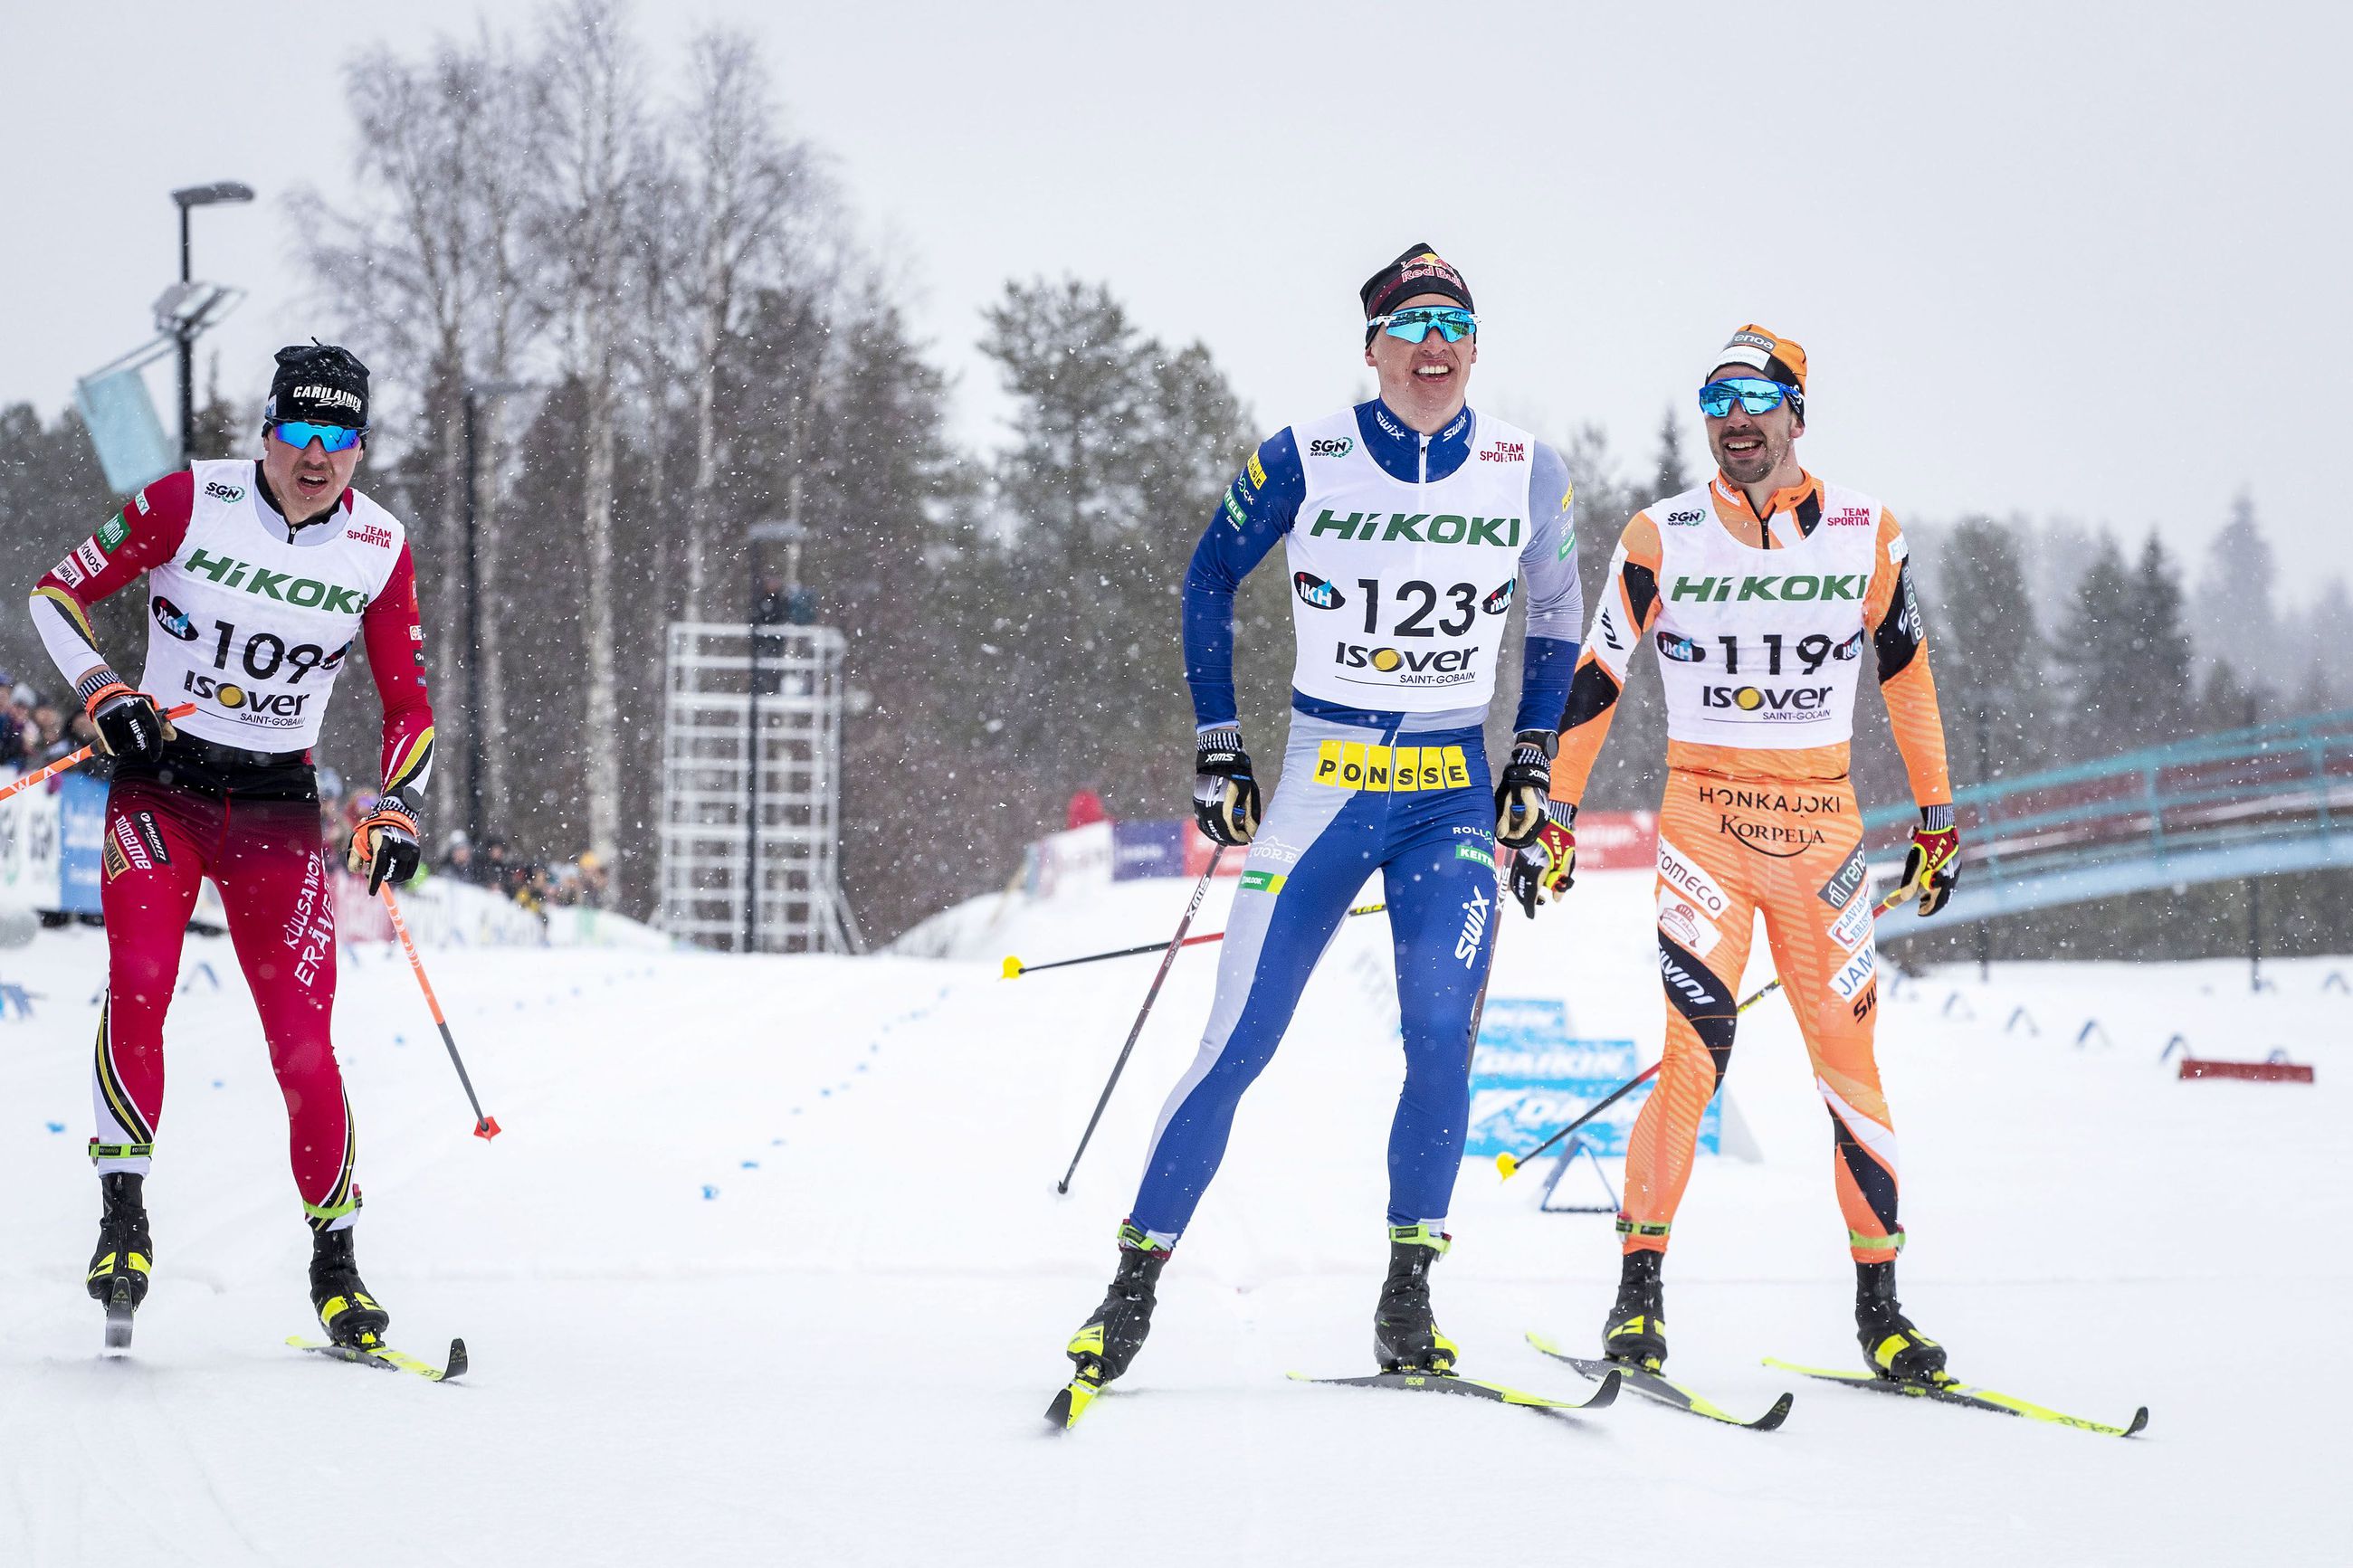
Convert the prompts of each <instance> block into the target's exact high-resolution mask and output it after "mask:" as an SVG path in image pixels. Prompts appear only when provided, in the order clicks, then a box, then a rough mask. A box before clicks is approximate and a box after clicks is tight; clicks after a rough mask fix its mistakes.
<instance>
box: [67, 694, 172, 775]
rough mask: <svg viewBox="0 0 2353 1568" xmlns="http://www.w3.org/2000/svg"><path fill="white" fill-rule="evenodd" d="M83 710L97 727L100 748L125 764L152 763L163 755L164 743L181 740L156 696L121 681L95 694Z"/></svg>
mask: <svg viewBox="0 0 2353 1568" xmlns="http://www.w3.org/2000/svg"><path fill="white" fill-rule="evenodd" d="M83 710H84V711H86V712H87V713H89V715H90V722H91V723H93V724H95V725H97V726H98V749H99V750H100V751H101V752H105V753H106V754H107V755H108V756H110V757H113V758H116V759H118V760H120V761H122V762H126V763H152V762H153V761H154V760H155V759H156V758H158V757H160V756H162V755H163V754H164V742H166V741H172V740H177V739H178V738H179V731H176V730H174V729H173V728H172V721H170V720H169V719H166V718H164V710H162V709H161V708H159V707H157V706H156V704H155V700H154V699H153V697H150V696H148V695H147V694H146V693H145V692H143V691H133V690H132V689H131V688H129V687H128V686H125V685H123V684H122V682H121V681H120V680H112V681H109V682H107V683H106V684H104V685H101V686H100V687H99V688H98V689H96V690H94V691H92V692H91V693H90V699H89V700H88V701H87V702H86V703H84V705H83Z"/></svg>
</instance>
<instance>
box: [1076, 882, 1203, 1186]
mask: <svg viewBox="0 0 2353 1568" xmlns="http://www.w3.org/2000/svg"><path fill="white" fill-rule="evenodd" d="M1224 858H1226V847H1225V846H1224V845H1222V844H1220V845H1219V846H1218V848H1217V851H1216V853H1214V854H1212V855H1211V856H1210V857H1209V866H1208V869H1207V870H1205V871H1203V872H1202V873H1201V879H1200V880H1199V881H1198V882H1196V883H1194V884H1193V897H1192V899H1191V900H1190V901H1188V902H1187V904H1186V905H1185V918H1184V919H1183V920H1181V921H1177V922H1176V935H1175V936H1172V937H1170V938H1169V939H1168V951H1167V952H1166V953H1164V954H1162V955H1161V959H1160V973H1157V974H1155V975H1154V976H1153V977H1152V989H1151V990H1149V991H1147V992H1145V994H1144V1005H1143V1006H1142V1007H1140V1008H1138V1009H1137V1010H1136V1014H1135V1026H1134V1028H1132V1029H1130V1030H1128V1032H1127V1044H1125V1045H1124V1046H1122V1047H1120V1048H1119V1060H1117V1061H1115V1062H1113V1063H1112V1067H1111V1077H1110V1078H1109V1079H1105V1080H1104V1082H1103V1094H1102V1096H1101V1097H1100V1098H1099V1099H1097V1100H1096V1101H1095V1113H1094V1114H1093V1115H1092V1116H1090V1117H1088V1118H1087V1130H1086V1131H1084V1132H1083V1133H1082V1134H1080V1136H1079V1147H1078V1149H1077V1151H1076V1152H1073V1153H1072V1154H1071V1168H1070V1169H1069V1170H1067V1171H1064V1172H1063V1173H1062V1179H1061V1180H1060V1181H1059V1182H1057V1183H1055V1184H1054V1191H1055V1193H1056V1194H1060V1195H1061V1196H1065V1197H1067V1196H1068V1195H1070V1191H1071V1177H1072V1176H1073V1175H1076V1174H1077V1173H1078V1169H1079V1162H1080V1160H1082V1159H1083V1158H1084V1157H1085V1155H1086V1152H1087V1145H1088V1144H1089V1143H1090V1142H1092V1141H1093V1139H1094V1135H1095V1123H1097V1122H1099V1121H1102V1120H1103V1107H1104V1106H1106V1105H1109V1104H1110V1103H1111V1091H1112V1090H1113V1089H1116V1088H1118V1087H1119V1075H1120V1074H1121V1073H1122V1072H1123V1071H1124V1070H1125V1069H1126V1067H1127V1056H1128V1053H1129V1052H1130V1051H1133V1050H1134V1049H1135V1042H1136V1038H1137V1037H1138V1036H1140V1035H1142V1034H1143V1033H1144V1020H1145V1019H1146V1018H1148V1017H1150V1016H1152V1005H1153V1003H1155V1002H1156V1001H1158V1000H1159V999H1160V983H1161V982H1162V981H1164V980H1166V979H1167V978H1168V969H1169V966H1170V965H1171V964H1173V963H1176V952H1177V950H1178V949H1179V948H1181V947H1183V946H1184V945H1185V933H1186V931H1188V930H1190V929H1191V928H1192V924H1193V917H1194V916H1195V915H1196V914H1198V913H1199V912H1200V909H1201V899H1202V896H1203V895H1204V894H1206V893H1208V890H1209V879H1210V878H1212V877H1214V876H1216V875H1217V874H1218V862H1219V861H1220V860H1222V859H1224Z"/></svg>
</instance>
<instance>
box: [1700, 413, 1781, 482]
mask: <svg viewBox="0 0 2353 1568" xmlns="http://www.w3.org/2000/svg"><path fill="white" fill-rule="evenodd" d="M1736 436H1754V437H1757V446H1756V447H1754V448H1753V449H1751V450H1750V451H1747V452H1745V453H1743V452H1727V451H1725V447H1724V443H1725V440H1726V439H1727V438H1729V437H1736ZM1788 455H1789V444H1788V442H1787V441H1776V440H1774V439H1773V437H1771V436H1770V435H1768V434H1767V433H1766V432H1765V431H1763V430H1759V429H1756V428H1754V427H1752V428H1750V429H1746V430H1730V431H1725V432H1722V433H1720V434H1718V435H1717V436H1716V437H1715V466H1716V468H1719V469H1721V470H1722V471H1723V474H1724V477H1725V479H1729V480H1731V481H1732V482H1733V483H1734V484H1736V485H1753V484H1757V483H1759V482H1761V481H1762V480H1763V479H1765V477H1766V476H1767V475H1768V474H1770V473H1771V472H1772V471H1773V470H1774V469H1776V468H1779V467H1780V466H1781V459H1782V458H1786V457H1788Z"/></svg>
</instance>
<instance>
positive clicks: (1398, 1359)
mask: <svg viewBox="0 0 2353 1568" xmlns="http://www.w3.org/2000/svg"><path fill="white" fill-rule="evenodd" d="M1450 1245H1451V1241H1450V1239H1449V1238H1448V1237H1446V1236H1445V1234H1444V1233H1442V1232H1440V1231H1435V1230H1432V1229H1430V1226H1426V1225H1393V1226H1389V1277H1388V1279H1385V1280H1383V1281H1382V1282H1381V1299H1380V1301H1379V1303H1378V1304H1377V1306H1375V1307H1374V1308H1373V1357H1374V1359H1375V1360H1377V1361H1378V1362H1379V1363H1380V1365H1381V1370H1382V1371H1383V1372H1420V1373H1437V1374H1438V1375H1440V1376H1441V1377H1448V1376H1451V1375H1453V1372H1454V1342H1453V1341H1452V1340H1450V1339H1448V1338H1447V1337H1446V1336H1445V1335H1444V1334H1442V1333H1440V1332H1439V1331H1438V1321H1437V1320H1436V1319H1435V1318H1434V1317H1432V1316H1431V1314H1430V1266H1431V1265H1432V1264H1435V1263H1436V1262H1437V1261H1438V1260H1439V1259H1440V1258H1443V1257H1445V1256H1446V1249H1447V1247H1449V1246H1450Z"/></svg>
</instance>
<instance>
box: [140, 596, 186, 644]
mask: <svg viewBox="0 0 2353 1568" xmlns="http://www.w3.org/2000/svg"><path fill="white" fill-rule="evenodd" d="M150 608H152V609H153V611H154V612H155V624H156V625H157V626H161V627H163V628H164V630H165V631H167V632H169V633H170V634H171V635H172V636H174V637H177V638H179V639H180V640H181V641H182V642H194V641H195V640H196V623H195V622H194V621H192V620H190V619H188V617H187V616H185V615H183V614H181V612H180V606H179V605H175V604H174V603H172V601H171V600H169V599H167V598H165V597H164V595H161V594H158V595H155V602H154V604H153V605H151V606H150Z"/></svg>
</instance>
